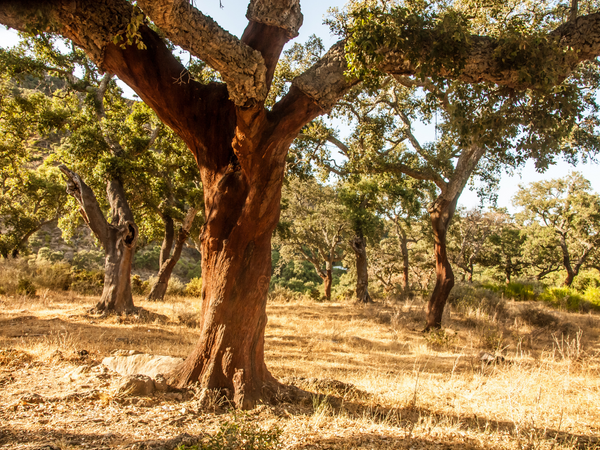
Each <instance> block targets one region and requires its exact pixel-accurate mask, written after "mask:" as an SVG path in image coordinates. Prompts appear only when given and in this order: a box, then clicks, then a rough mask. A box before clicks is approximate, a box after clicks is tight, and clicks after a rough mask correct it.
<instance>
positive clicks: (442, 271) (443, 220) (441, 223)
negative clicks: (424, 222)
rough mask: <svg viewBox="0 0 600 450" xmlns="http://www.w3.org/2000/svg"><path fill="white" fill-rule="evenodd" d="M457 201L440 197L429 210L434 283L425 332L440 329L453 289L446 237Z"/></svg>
mask: <svg viewBox="0 0 600 450" xmlns="http://www.w3.org/2000/svg"><path fill="white" fill-rule="evenodd" d="M457 201H458V195H457V196H455V198H454V200H453V201H448V200H445V199H444V198H442V197H441V196H440V197H438V199H437V200H436V202H435V203H434V204H433V205H432V207H431V208H430V210H429V214H430V217H431V224H432V226H433V239H434V251H435V275H436V281H435V287H434V289H433V293H432V294H431V297H430V299H429V303H428V304H427V326H426V330H431V329H435V328H441V326H442V314H443V313H444V306H445V305H446V300H448V295H450V291H451V290H452V288H453V287H454V272H453V271H452V266H451V265H450V261H449V260H448V252H447V248H446V235H447V232H448V226H449V224H450V221H451V220H452V217H453V216H454V211H455V210H456V202H457Z"/></svg>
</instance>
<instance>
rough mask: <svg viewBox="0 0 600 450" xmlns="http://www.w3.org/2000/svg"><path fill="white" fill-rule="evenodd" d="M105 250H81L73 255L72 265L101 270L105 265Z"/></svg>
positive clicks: (80, 268)
mask: <svg viewBox="0 0 600 450" xmlns="http://www.w3.org/2000/svg"><path fill="white" fill-rule="evenodd" d="M104 258H105V255H104V252H102V251H99V250H81V251H79V252H77V253H75V254H74V255H73V259H72V260H71V265H72V266H73V267H74V268H75V269H77V270H88V271H91V270H101V269H102V268H103V267H104Z"/></svg>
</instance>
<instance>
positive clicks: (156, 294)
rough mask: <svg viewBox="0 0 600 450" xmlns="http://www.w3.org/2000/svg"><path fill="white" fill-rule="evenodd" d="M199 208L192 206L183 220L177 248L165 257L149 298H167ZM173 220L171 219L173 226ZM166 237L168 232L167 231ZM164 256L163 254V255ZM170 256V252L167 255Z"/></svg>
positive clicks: (156, 299) (176, 244) (157, 299)
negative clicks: (171, 281) (171, 280)
mask: <svg viewBox="0 0 600 450" xmlns="http://www.w3.org/2000/svg"><path fill="white" fill-rule="evenodd" d="M197 211H198V210H197V209H195V208H192V207H191V208H190V209H189V210H188V213H187V215H186V217H185V219H184V221H183V224H182V226H181V229H180V230H179V232H178V233H177V241H176V242H175V248H174V249H173V255H172V256H171V257H170V258H168V259H165V260H164V261H163V263H162V264H161V266H160V270H159V272H158V281H157V282H156V284H155V285H154V286H153V287H152V290H151V291H150V294H149V295H148V300H155V301H160V300H163V299H164V298H165V294H166V293H167V288H168V287H169V280H170V279H171V274H172V273H173V269H174V268H175V265H176V264H177V261H179V258H180V257H181V251H182V250H183V246H184V244H185V241H186V240H187V238H188V237H189V235H190V229H191V227H192V222H193V221H194V217H195V216H196V213H197ZM172 224H173V221H172V219H171V226H172ZM165 237H166V232H165ZM169 252H170V249H169ZM161 256H162V255H161ZM166 256H167V257H168V256H169V253H167V255H166Z"/></svg>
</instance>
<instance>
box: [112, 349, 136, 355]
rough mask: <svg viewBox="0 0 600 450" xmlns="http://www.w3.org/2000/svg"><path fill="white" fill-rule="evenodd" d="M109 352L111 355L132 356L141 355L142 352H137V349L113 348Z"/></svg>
mask: <svg viewBox="0 0 600 450" xmlns="http://www.w3.org/2000/svg"><path fill="white" fill-rule="evenodd" d="M110 354H111V355H113V356H133V355H141V354H142V352H138V351H137V350H114V351H112V352H111V353H110Z"/></svg>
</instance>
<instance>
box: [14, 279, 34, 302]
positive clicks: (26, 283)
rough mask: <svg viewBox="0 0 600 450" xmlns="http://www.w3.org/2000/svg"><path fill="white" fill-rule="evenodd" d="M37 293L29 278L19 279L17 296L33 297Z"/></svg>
mask: <svg viewBox="0 0 600 450" xmlns="http://www.w3.org/2000/svg"><path fill="white" fill-rule="evenodd" d="M35 292H36V289H35V286H34V285H33V282H32V281H31V280H30V279H29V278H19V281H18V282H17V294H19V295H26V296H27V297H33V296H35Z"/></svg>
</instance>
